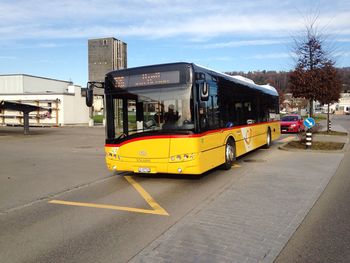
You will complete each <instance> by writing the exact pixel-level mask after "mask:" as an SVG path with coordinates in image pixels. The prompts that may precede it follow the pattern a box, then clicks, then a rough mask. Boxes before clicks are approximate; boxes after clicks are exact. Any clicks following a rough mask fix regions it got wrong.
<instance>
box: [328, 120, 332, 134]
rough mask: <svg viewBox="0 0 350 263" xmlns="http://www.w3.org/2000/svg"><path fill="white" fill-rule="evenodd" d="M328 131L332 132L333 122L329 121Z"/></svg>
mask: <svg viewBox="0 0 350 263" xmlns="http://www.w3.org/2000/svg"><path fill="white" fill-rule="evenodd" d="M328 131H329V132H330V131H332V122H331V120H329V121H328Z"/></svg>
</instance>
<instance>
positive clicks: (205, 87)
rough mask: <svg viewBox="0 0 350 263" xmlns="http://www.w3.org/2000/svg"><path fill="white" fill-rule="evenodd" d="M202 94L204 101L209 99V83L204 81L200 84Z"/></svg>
mask: <svg viewBox="0 0 350 263" xmlns="http://www.w3.org/2000/svg"><path fill="white" fill-rule="evenodd" d="M200 94H201V100H202V101H207V100H209V84H208V83H207V82H203V83H202V84H201V85H200Z"/></svg>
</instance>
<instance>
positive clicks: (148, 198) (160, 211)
mask: <svg viewBox="0 0 350 263" xmlns="http://www.w3.org/2000/svg"><path fill="white" fill-rule="evenodd" d="M124 178H125V179H126V180H127V181H128V182H129V183H130V184H131V185H132V186H133V187H134V188H135V189H136V191H137V192H138V193H139V194H140V195H141V196H142V198H143V199H144V200H145V201H146V202H147V203H148V204H149V205H150V206H151V207H152V209H141V208H133V207H125V206H116V205H105V204H94V203H82V202H71V201H64V200H51V201H49V203H50V204H60V205H70V206H80V207H92V208H102V209H112V210H120V211H128V212H136V213H143V214H154V215H164V216H169V214H168V213H167V211H165V209H163V208H162V207H161V206H160V205H159V204H158V203H157V202H156V201H155V200H154V199H153V198H152V196H150V195H149V194H148V193H147V192H146V190H145V189H143V187H142V186H141V185H140V184H138V183H137V182H136V181H135V180H134V179H133V178H132V177H131V176H125V177H124Z"/></svg>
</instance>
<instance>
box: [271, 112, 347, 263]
mask: <svg viewBox="0 0 350 263" xmlns="http://www.w3.org/2000/svg"><path fill="white" fill-rule="evenodd" d="M332 118H333V123H337V124H340V125H341V126H343V127H344V128H345V129H347V130H348V131H349V132H350V116H333V117H332ZM349 222H350V147H349V145H348V148H347V149H346V152H345V156H344V159H343V160H342V162H341V164H340V166H339V168H338V170H337V172H336V174H335V175H334V176H333V178H332V179H331V181H330V182H329V184H328V186H327V187H326V189H325V191H324V192H323V193H322V195H321V196H320V198H319V199H318V201H317V202H316V203H315V205H314V207H313V208H312V209H311V210H310V212H309V214H308V215H307V217H306V218H305V219H304V221H303V223H302V224H301V225H300V227H299V228H298V230H297V231H296V232H295V233H294V235H293V236H292V238H291V239H290V241H289V242H288V243H287V245H286V247H285V248H284V249H283V250H282V252H281V253H280V255H279V256H278V258H277V259H276V260H275V262H276V263H280V262H281V263H282V262H283V263H285V262H350V224H349Z"/></svg>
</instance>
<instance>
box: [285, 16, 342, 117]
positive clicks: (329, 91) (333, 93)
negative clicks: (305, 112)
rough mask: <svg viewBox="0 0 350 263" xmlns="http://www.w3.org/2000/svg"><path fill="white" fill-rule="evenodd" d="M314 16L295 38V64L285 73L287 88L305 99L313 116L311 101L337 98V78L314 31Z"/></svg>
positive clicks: (328, 55)
mask: <svg viewBox="0 0 350 263" xmlns="http://www.w3.org/2000/svg"><path fill="white" fill-rule="evenodd" d="M317 18H318V17H315V18H314V20H313V21H312V22H311V23H309V24H308V25H307V26H306V31H305V32H304V35H303V36H302V37H301V38H295V39H294V41H295V49H294V53H295V55H296V58H297V63H296V67H295V69H294V71H292V72H291V73H290V75H289V82H290V86H289V88H290V90H291V92H292V93H293V96H294V97H301V98H305V99H308V100H309V113H310V115H311V116H312V115H313V102H314V101H315V100H318V101H320V102H321V103H328V104H329V103H331V102H334V101H337V100H338V99H339V96H340V91H341V81H340V76H339V74H338V73H337V70H336V69H335V68H334V64H335V61H334V60H333V59H331V57H330V54H329V52H327V51H326V50H325V49H324V46H325V45H324V39H325V38H324V37H323V35H322V34H320V33H319V32H318V31H317V27H316V26H315V25H316V22H317Z"/></svg>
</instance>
